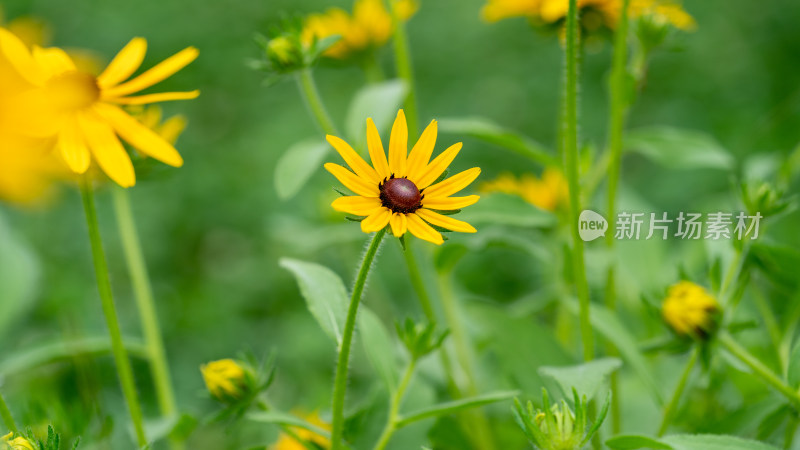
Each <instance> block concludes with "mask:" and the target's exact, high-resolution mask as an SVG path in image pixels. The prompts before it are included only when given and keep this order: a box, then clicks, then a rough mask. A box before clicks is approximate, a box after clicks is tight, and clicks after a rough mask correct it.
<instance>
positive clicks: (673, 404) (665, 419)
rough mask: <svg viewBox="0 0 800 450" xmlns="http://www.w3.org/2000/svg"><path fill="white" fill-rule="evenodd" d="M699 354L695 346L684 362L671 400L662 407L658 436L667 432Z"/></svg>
mask: <svg viewBox="0 0 800 450" xmlns="http://www.w3.org/2000/svg"><path fill="white" fill-rule="evenodd" d="M699 354H700V349H699V347H697V346H695V347H694V348H693V349H692V354H691V355H690V356H689V361H687V362H686V367H685V368H684V369H683V373H682V374H681V378H680V379H679V380H678V385H677V386H675V392H673V393H672V398H671V399H670V400H669V403H667V406H665V407H664V415H663V416H662V418H661V426H659V427H658V435H659V436H663V435H664V433H665V432H666V431H667V427H668V426H669V422H670V421H671V420H672V415H673V414H674V413H675V410H676V409H677V408H678V404H679V403H680V401H681V396H682V395H683V391H684V390H685V389H686V384H687V383H688V382H689V375H690V374H691V373H692V369H693V368H694V365H695V364H696V363H697V357H698V355H699Z"/></svg>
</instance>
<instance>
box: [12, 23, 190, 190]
mask: <svg viewBox="0 0 800 450" xmlns="http://www.w3.org/2000/svg"><path fill="white" fill-rule="evenodd" d="M146 50H147V42H146V41H145V40H144V39H142V38H134V39H133V40H131V41H130V43H128V45H126V46H125V47H124V48H123V49H122V50H121V51H120V52H119V53H118V54H117V56H116V57H115V58H114V60H112V61H111V63H110V64H109V65H108V67H106V69H105V70H104V71H103V72H102V73H101V74H100V75H99V76H94V75H91V74H89V73H86V72H82V71H80V70H79V69H78V68H77V67H76V65H75V63H74V62H73V60H72V59H71V58H70V56H69V55H68V54H67V53H66V52H64V51H63V50H61V49H59V48H46V49H45V48H40V47H34V48H33V51H29V50H28V48H27V47H26V46H25V45H24V44H23V43H22V42H21V41H20V40H19V39H18V38H17V37H16V36H14V35H13V34H12V33H10V32H9V31H7V30H5V29H3V28H0V51H2V52H3V53H4V54H5V56H6V58H8V61H9V62H10V63H11V65H12V66H13V68H14V69H15V70H16V71H17V72H18V73H19V74H20V75H21V76H22V77H23V78H24V79H25V81H26V82H27V83H28V89H26V90H24V92H21V93H20V94H19V95H18V97H17V98H16V102H15V104H14V108H16V109H17V110H18V111H19V112H20V117H21V118H22V120H21V123H20V126H23V127H25V131H26V132H27V133H31V134H34V135H36V136H39V137H51V136H52V137H55V138H56V139H55V140H56V147H57V148H58V150H59V153H60V154H61V156H62V158H63V159H64V161H65V162H66V163H67V165H68V166H69V168H70V169H71V170H72V171H73V172H75V173H85V172H86V170H88V168H89V165H90V163H91V160H92V159H94V160H95V161H96V162H97V164H98V165H99V166H100V168H101V169H102V170H103V171H104V172H105V173H106V174H107V175H108V176H109V177H110V178H111V179H112V180H114V181H115V182H117V183H118V184H119V185H120V186H123V187H129V186H133V185H134V184H135V183H136V175H135V174H134V170H133V164H132V163H131V159H130V157H129V156H128V153H127V152H126V151H125V148H124V147H123V145H122V143H121V142H120V140H119V138H118V136H119V137H122V139H124V140H125V141H127V142H128V143H129V144H131V145H132V146H133V147H135V148H136V149H137V150H139V151H141V152H142V153H144V154H146V155H148V156H152V157H153V158H155V159H158V160H159V161H161V162H164V163H166V164H169V165H171V166H175V167H180V166H181V165H182V164H183V159H182V158H181V156H180V154H178V152H177V150H175V148H174V147H173V146H172V145H171V144H169V143H168V142H166V141H165V140H164V139H162V138H161V137H160V136H158V135H157V134H156V133H154V132H153V131H151V130H149V129H148V128H147V127H145V126H143V125H142V124H141V123H139V122H138V121H137V120H136V119H134V118H133V117H131V116H130V115H129V114H128V113H127V112H125V111H124V110H123V109H122V108H121V107H120V105H144V104H149V103H156V102H162V101H167V100H182V99H192V98H195V97H197V96H198V94H199V92H198V91H196V90H195V91H190V92H163V93H157V94H145V95H138V96H132V94H136V93H137V92H140V91H142V90H144V89H147V88H149V87H151V86H153V85H155V84H156V83H158V82H160V81H162V80H164V79H166V78H168V77H170V76H171V75H172V74H174V73H175V72H177V71H179V70H180V69H182V68H183V67H185V66H186V65H187V64H189V63H191V62H192V61H194V59H195V58H197V55H198V52H197V49H195V48H194V47H189V48H186V49H184V50H182V51H180V52H178V53H177V54H175V55H173V56H172V57H170V58H168V59H166V60H164V61H162V62H161V63H160V64H158V65H156V66H155V67H153V68H151V69H149V70H147V71H145V72H144V73H142V74H141V75H139V76H137V77H135V78H133V79H130V80H128V78H130V76H131V75H132V74H133V73H134V72H135V71H136V70H137V69H138V68H139V66H140V65H141V63H142V60H143V59H144V55H145V52H146ZM125 80H128V81H125Z"/></svg>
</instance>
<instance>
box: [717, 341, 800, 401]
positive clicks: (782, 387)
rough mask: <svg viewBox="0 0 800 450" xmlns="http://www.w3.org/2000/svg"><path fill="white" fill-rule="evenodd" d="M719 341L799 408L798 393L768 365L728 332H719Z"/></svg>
mask: <svg viewBox="0 0 800 450" xmlns="http://www.w3.org/2000/svg"><path fill="white" fill-rule="evenodd" d="M719 342H720V344H722V346H723V347H725V348H726V349H727V350H728V351H729V352H730V353H731V354H732V355H733V356H735V357H736V358H738V359H739V360H740V361H741V362H743V363H745V365H747V366H748V367H750V369H752V370H753V373H755V374H756V375H758V377H759V378H761V380H762V381H764V382H765V383H766V384H768V385H770V386H772V387H773V388H775V390H777V391H778V392H780V393H781V394H783V395H784V396H785V397H786V398H787V399H788V400H789V402H791V403H792V405H793V406H794V407H795V408H800V393H798V392H797V390H795V389H794V388H792V387H791V386H789V385H788V384H786V382H784V381H783V380H782V379H781V378H780V377H778V375H776V374H775V372H773V371H772V370H770V369H769V367H767V366H765V365H764V363H762V362H761V361H759V360H758V359H757V358H756V357H755V356H753V355H752V354H751V353H750V352H748V351H747V349H745V348H744V347H742V346H741V345H739V343H738V342H736V341H735V340H733V337H731V335H730V334H728V333H727V332H723V333H720V336H719Z"/></svg>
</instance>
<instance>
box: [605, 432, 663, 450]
mask: <svg viewBox="0 0 800 450" xmlns="http://www.w3.org/2000/svg"><path fill="white" fill-rule="evenodd" d="M606 445H607V446H608V447H609V448H611V449H612V450H633V449H637V448H651V449H663V450H671V449H672V447H671V446H669V445H668V444H665V443H663V442H661V441H659V440H658V439H655V438H651V437H649V436H640V435H622V436H614V437H613V438H611V439H609V440H607V441H606Z"/></svg>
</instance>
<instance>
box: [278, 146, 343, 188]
mask: <svg viewBox="0 0 800 450" xmlns="http://www.w3.org/2000/svg"><path fill="white" fill-rule="evenodd" d="M329 148H330V147H329V146H328V144H327V143H326V142H324V141H321V140H319V139H314V140H308V141H301V142H298V143H296V144H294V145H292V146H291V147H289V150H287V151H286V152H285V153H284V154H283V155H281V157H280V159H278V163H277V164H275V190H276V191H277V192H278V198H280V199H281V200H288V199H290V198H292V197H294V196H295V195H296V194H297V193H298V192H299V191H300V189H302V187H303V186H305V184H306V183H307V182H308V180H309V179H310V178H311V176H312V175H313V174H314V172H316V171H317V169H319V168H320V167H321V166H322V160H323V159H324V158H325V155H327V154H328V151H329Z"/></svg>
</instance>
